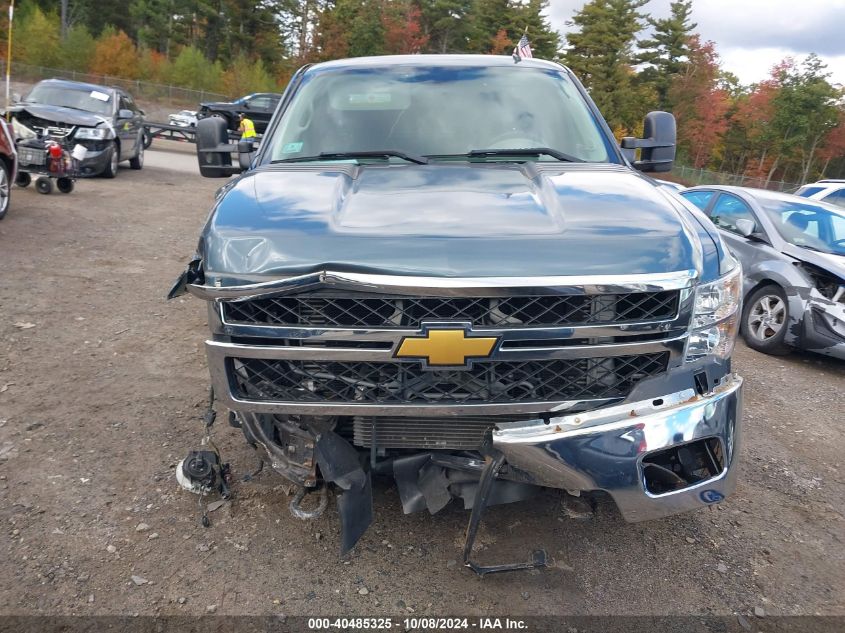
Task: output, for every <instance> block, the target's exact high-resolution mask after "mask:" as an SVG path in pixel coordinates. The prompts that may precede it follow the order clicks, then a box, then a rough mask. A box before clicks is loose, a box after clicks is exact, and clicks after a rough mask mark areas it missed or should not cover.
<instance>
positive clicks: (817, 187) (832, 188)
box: [795, 180, 845, 207]
mask: <svg viewBox="0 0 845 633" xmlns="http://www.w3.org/2000/svg"><path fill="white" fill-rule="evenodd" d="M795 195H796V196H801V197H802V198H809V199H810V200H822V201H824V202H829V203H831V204H835V205H836V206H838V207H845V180H819V181H818V182H814V183H812V184H809V185H804V186H803V187H801V188H800V189H799V190H798V191H796V192H795Z"/></svg>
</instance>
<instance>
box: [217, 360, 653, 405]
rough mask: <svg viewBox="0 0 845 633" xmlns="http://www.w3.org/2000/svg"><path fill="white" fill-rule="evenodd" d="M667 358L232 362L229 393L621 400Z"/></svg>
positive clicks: (415, 400) (442, 400)
mask: <svg viewBox="0 0 845 633" xmlns="http://www.w3.org/2000/svg"><path fill="white" fill-rule="evenodd" d="M668 361H669V353H668V352H658V353H652V354H637V355H631V356H612V357H600V358H578V359H554V360H532V361H519V362H504V361H488V362H476V363H475V364H473V366H472V368H470V369H468V370H424V369H423V368H422V366H421V365H420V364H418V363H397V362H389V363H386V362H366V361H345V362H336V361H320V360H276V359H264V358H229V359H228V360H227V362H228V363H230V366H229V372H230V376H231V377H232V382H233V384H232V386H233V388H234V390H235V392H236V393H237V394H238V395H239V396H240V397H241V398H248V399H252V400H257V401H262V400H263V401H285V402H311V403H345V404H349V405H352V406H354V405H355V404H403V403H405V404H440V405H456V404H491V403H519V402H547V401H548V402H551V401H557V400H582V399H604V398H620V397H625V396H627V395H628V393H629V392H630V391H631V389H632V388H633V387H634V385H635V384H636V383H637V382H639V381H640V380H642V379H644V378H648V377H650V376H655V375H658V374H660V373H663V372H665V371H666V367H667V363H668Z"/></svg>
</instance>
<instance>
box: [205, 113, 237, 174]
mask: <svg viewBox="0 0 845 633" xmlns="http://www.w3.org/2000/svg"><path fill="white" fill-rule="evenodd" d="M196 130H197V132H196V136H197V161H198V162H199V168H200V174H202V175H203V176H204V177H205V178H228V177H229V176H231V175H233V174H239V173H240V172H242V171H243V170H244V169H246V168H245V167H243V166H242V162H241V160H240V156H241V152H240V143H238V145H233V144H230V143H229V130H228V129H227V127H226V121H225V120H224V119H223V118H221V117H217V116H212V117H208V118H207V119H200V120H199V121H197V126H196ZM232 152H238V165H232ZM247 165H248V164H247Z"/></svg>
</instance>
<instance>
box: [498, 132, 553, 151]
mask: <svg viewBox="0 0 845 633" xmlns="http://www.w3.org/2000/svg"><path fill="white" fill-rule="evenodd" d="M520 134H524V132H519V131H517V130H510V131H509V132H505V133H504V134H499V136H497V137H496V138H494V139H493V140H492V141H490V142H489V143H488V144H487V145H486V146H485V147H484V149H527V148H530V147H543V144H544V143H543V141H541V140H540V139H536V138H531V137H528V136H520ZM502 141H508V142H507V143H504V144H502V145H500V143H502Z"/></svg>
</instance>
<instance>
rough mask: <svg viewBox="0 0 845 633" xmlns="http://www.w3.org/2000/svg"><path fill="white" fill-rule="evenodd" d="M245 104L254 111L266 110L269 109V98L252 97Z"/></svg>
mask: <svg viewBox="0 0 845 633" xmlns="http://www.w3.org/2000/svg"><path fill="white" fill-rule="evenodd" d="M246 103H247V105H248V106H249V107H250V108H252V109H254V110H267V109H268V108H269V107H270V97H253V98H252V99H248V100H247V102H246Z"/></svg>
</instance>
